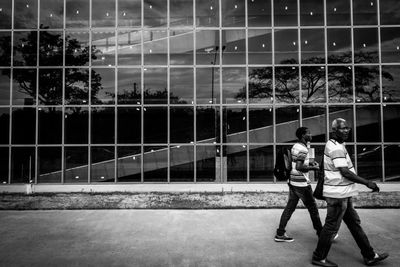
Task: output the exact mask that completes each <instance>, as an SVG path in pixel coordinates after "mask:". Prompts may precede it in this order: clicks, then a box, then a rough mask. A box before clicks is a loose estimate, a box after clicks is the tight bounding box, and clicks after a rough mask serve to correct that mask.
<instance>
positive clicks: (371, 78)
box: [355, 66, 393, 102]
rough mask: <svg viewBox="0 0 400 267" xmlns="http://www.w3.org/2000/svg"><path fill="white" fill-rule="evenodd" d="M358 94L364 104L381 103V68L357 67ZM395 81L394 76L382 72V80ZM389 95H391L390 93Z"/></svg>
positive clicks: (356, 82)
mask: <svg viewBox="0 0 400 267" xmlns="http://www.w3.org/2000/svg"><path fill="white" fill-rule="evenodd" d="M355 77H356V81H355V84H356V93H357V96H358V98H359V99H360V100H361V101H362V102H376V101H379V88H380V86H379V68H377V67H376V68H375V67H372V68H371V67H368V66H357V67H356V69H355ZM383 79H386V80H390V81H393V76H392V75H391V74H390V73H389V72H387V71H385V70H382V80H383ZM389 95H391V94H390V93H389Z"/></svg>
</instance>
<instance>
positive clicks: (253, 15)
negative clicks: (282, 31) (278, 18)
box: [247, 0, 271, 27]
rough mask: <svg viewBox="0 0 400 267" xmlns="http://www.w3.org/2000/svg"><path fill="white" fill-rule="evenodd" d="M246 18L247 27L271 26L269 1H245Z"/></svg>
mask: <svg viewBox="0 0 400 267" xmlns="http://www.w3.org/2000/svg"><path fill="white" fill-rule="evenodd" d="M247 13H248V15H247V18H248V22H247V23H248V26H249V27H253V26H254V27H261V26H271V1H270V0H252V1H247Z"/></svg>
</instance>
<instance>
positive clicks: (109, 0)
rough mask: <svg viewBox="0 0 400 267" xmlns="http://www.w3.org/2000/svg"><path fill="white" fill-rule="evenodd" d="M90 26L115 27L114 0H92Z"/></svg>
mask: <svg viewBox="0 0 400 267" xmlns="http://www.w3.org/2000/svg"><path fill="white" fill-rule="evenodd" d="M92 27H115V0H92Z"/></svg>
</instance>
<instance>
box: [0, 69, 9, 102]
mask: <svg viewBox="0 0 400 267" xmlns="http://www.w3.org/2000/svg"><path fill="white" fill-rule="evenodd" d="M10 71H11V70H10ZM9 103H10V77H8V75H5V74H3V69H0V105H8V104H9Z"/></svg>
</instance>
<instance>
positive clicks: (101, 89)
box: [90, 68, 115, 105]
mask: <svg viewBox="0 0 400 267" xmlns="http://www.w3.org/2000/svg"><path fill="white" fill-rule="evenodd" d="M91 79H92V82H91V84H90V86H91V100H92V104H95V105H100V104H103V105H107V104H113V103H114V102H115V69H114V68H112V69H111V68H109V69H105V68H101V69H100V68H96V69H95V68H93V69H92V77H91Z"/></svg>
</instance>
